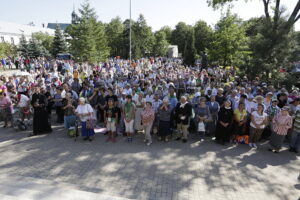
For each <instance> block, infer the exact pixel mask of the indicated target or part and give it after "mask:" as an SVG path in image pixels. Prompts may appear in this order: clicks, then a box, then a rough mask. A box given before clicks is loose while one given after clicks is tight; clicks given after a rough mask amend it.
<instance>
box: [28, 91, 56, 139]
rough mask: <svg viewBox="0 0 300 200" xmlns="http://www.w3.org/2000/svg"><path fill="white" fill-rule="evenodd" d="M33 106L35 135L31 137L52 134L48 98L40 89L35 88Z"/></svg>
mask: <svg viewBox="0 0 300 200" xmlns="http://www.w3.org/2000/svg"><path fill="white" fill-rule="evenodd" d="M31 105H32V107H33V133H32V134H31V136H32V135H37V134H42V133H50V132H52V129H51V125H50V123H49V121H48V112H47V110H46V107H47V98H46V96H45V95H44V94H42V93H41V90H40V87H35V88H34V93H33V95H32V100H31Z"/></svg>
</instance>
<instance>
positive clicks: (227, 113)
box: [216, 100, 233, 145]
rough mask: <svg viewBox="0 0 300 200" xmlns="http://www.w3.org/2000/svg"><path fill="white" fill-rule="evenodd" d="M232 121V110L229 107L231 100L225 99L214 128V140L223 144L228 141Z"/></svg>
mask: <svg viewBox="0 0 300 200" xmlns="http://www.w3.org/2000/svg"><path fill="white" fill-rule="evenodd" d="M232 122H233V110H232V108H231V101H230V100H226V101H225V104H224V106H223V107H221V109H220V111H219V114H218V122H217V128H216V142H217V143H219V144H223V145H224V144H225V143H226V142H229V138H230V134H231V126H232Z"/></svg>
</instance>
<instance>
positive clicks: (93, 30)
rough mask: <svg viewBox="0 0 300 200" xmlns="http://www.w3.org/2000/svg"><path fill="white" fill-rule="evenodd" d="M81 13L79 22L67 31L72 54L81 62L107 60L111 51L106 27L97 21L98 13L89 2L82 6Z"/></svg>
mask: <svg viewBox="0 0 300 200" xmlns="http://www.w3.org/2000/svg"><path fill="white" fill-rule="evenodd" d="M79 13H80V16H79V19H78V22H77V23H76V24H72V25H70V26H69V27H68V28H67V30H66V33H67V34H68V35H69V37H70V39H69V43H70V45H71V46H70V50H71V53H72V54H73V56H74V57H75V59H76V60H79V61H88V62H90V63H96V62H99V61H102V60H105V59H106V58H107V57H108V55H109V51H110V50H109V47H108V41H107V37H106V34H105V28H104V25H103V24H102V23H101V22H98V21H97V16H96V12H95V10H94V8H91V6H90V4H89V2H88V1H85V2H84V3H83V4H82V5H81V8H80V9H79Z"/></svg>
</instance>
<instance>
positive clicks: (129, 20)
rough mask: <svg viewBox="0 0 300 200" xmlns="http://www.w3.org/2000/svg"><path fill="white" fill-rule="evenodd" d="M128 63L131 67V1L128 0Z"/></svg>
mask: <svg viewBox="0 0 300 200" xmlns="http://www.w3.org/2000/svg"><path fill="white" fill-rule="evenodd" d="M129 61H130V65H131V0H129Z"/></svg>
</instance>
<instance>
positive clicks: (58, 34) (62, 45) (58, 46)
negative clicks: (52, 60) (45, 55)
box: [51, 25, 68, 57]
mask: <svg viewBox="0 0 300 200" xmlns="http://www.w3.org/2000/svg"><path fill="white" fill-rule="evenodd" d="M67 51H68V45H67V43H66V40H65V38H64V35H63V33H62V31H61V29H60V27H59V25H56V27H55V35H54V38H53V43H52V48H51V53H52V56H53V57H56V56H57V54H59V53H67Z"/></svg>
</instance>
